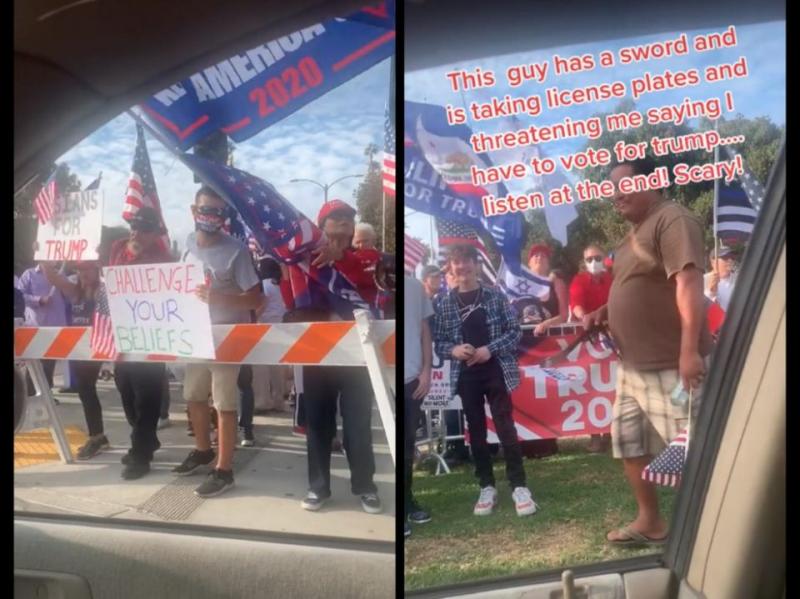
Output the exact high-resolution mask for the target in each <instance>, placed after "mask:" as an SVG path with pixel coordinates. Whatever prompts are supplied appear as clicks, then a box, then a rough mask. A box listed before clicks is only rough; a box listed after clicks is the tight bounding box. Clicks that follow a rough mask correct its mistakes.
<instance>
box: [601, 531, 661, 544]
mask: <svg viewBox="0 0 800 599" xmlns="http://www.w3.org/2000/svg"><path fill="white" fill-rule="evenodd" d="M617 532H619V533H622V534H623V535H625V537H626V538H623V539H614V540H611V539H609V538H608V536H606V542H607V543H609V544H611V545H617V546H626V547H627V546H631V545H652V546H660V545H665V544H666V543H667V539H668V536H665V537H663V538H661V539H653V538H650V537H646V536H644V535H643V534H642V533H640V532H636V531H635V530H633V529H632V528H630V527H629V526H623V527H622V528H620V529H619V530H618V531H617Z"/></svg>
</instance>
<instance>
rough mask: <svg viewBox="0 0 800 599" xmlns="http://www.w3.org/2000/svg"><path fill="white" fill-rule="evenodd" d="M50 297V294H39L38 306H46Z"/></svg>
mask: <svg viewBox="0 0 800 599" xmlns="http://www.w3.org/2000/svg"><path fill="white" fill-rule="evenodd" d="M51 297H52V296H50V295H41V296H39V305H40V306H46V305H47V304H49V303H50V298H51Z"/></svg>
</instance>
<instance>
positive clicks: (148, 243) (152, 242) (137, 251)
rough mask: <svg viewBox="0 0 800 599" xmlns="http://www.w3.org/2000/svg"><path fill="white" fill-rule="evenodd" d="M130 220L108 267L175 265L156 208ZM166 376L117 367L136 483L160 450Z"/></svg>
mask: <svg viewBox="0 0 800 599" xmlns="http://www.w3.org/2000/svg"><path fill="white" fill-rule="evenodd" d="M127 221H128V224H129V225H130V228H131V230H130V236H129V237H128V238H127V239H124V238H123V239H118V240H117V241H115V242H114V243H113V244H112V245H111V251H110V255H109V259H108V264H109V266H127V265H130V264H162V263H167V262H173V257H172V254H170V253H169V251H167V250H166V249H165V248H164V247H163V245H162V244H161V242H160V239H161V237H162V236H163V235H164V234H165V233H166V231H165V229H164V228H163V225H162V222H161V216H160V214H158V212H156V210H155V209H154V208H151V207H149V206H145V207H142V208H139V210H137V211H136V212H135V213H133V214H132V215H129V216H128V218H127ZM165 377H166V369H165V367H164V364H163V363H160V362H116V363H115V365H114V383H115V385H116V386H117V390H118V391H119V394H120V397H121V398H122V407H123V409H124V410H125V417H126V418H127V420H128V424H130V425H131V448H130V450H129V451H128V453H127V454H126V455H125V456H123V458H122V463H123V464H124V465H125V469H124V470H123V471H122V478H124V479H126V480H135V479H138V478H141V477H142V476H144V475H145V474H147V473H148V472H150V462H151V461H152V460H153V453H155V451H156V450H158V448H159V447H161V443H159V441H158V437H157V435H156V429H157V427H158V418H159V414H160V412H161V399H162V397H161V395H162V388H163V381H164V378H165Z"/></svg>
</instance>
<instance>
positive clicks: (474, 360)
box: [467, 345, 492, 366]
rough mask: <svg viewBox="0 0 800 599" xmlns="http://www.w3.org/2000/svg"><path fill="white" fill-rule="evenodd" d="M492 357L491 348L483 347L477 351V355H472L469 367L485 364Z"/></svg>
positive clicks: (468, 362)
mask: <svg viewBox="0 0 800 599" xmlns="http://www.w3.org/2000/svg"><path fill="white" fill-rule="evenodd" d="M491 357H492V352H490V351H489V348H488V347H486V346H485V345H484V346H483V347H479V348H478V349H476V350H475V353H474V354H472V357H471V358H470V359H469V360H467V366H473V365H475V364H483V363H484V362H488V361H489V359H490V358H491Z"/></svg>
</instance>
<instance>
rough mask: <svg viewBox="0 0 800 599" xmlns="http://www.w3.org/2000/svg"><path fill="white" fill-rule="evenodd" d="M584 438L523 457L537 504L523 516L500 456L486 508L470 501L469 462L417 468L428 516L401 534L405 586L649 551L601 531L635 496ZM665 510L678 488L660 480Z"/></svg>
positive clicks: (417, 489) (620, 517) (620, 520)
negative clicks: (480, 513)
mask: <svg viewBox="0 0 800 599" xmlns="http://www.w3.org/2000/svg"><path fill="white" fill-rule="evenodd" d="M587 443H588V438H585V439H583V438H581V439H564V440H561V441H559V448H560V452H559V454H558V455H555V456H551V457H548V458H544V459H540V460H533V459H527V460H525V471H526V473H527V476H528V485H529V487H530V489H531V491H532V492H533V495H534V498H535V499H536V502H537V503H538V504H539V508H540V509H539V511H538V512H537V513H536V514H535V515H533V516H529V517H525V518H520V517H518V516H517V515H516V512H515V511H514V504H513V501H512V499H511V491H510V490H509V488H508V484H507V483H506V479H505V466H504V464H503V462H502V460H496V461H495V477H496V478H497V486H498V492H499V495H500V503H499V505H498V507H497V509H496V510H495V512H494V513H493V514H492V515H491V516H486V517H477V516H474V515H473V514H472V508H473V505H474V503H475V501H476V500H477V498H478V492H479V488H478V484H477V480H476V479H475V477H474V475H473V468H472V466H471V465H470V466H462V467H460V468H458V469H455V470H453V472H451V473H450V474H446V475H440V476H432V475H430V474H426V473H425V472H420V471H415V473H414V495H415V496H416V498H417V501H418V502H419V503H420V505H421V506H422V507H424V508H426V509H427V510H429V511H430V512H431V515H432V517H433V521H432V522H429V523H428V524H423V525H419V526H415V527H414V528H413V533H412V536H411V537H410V538H408V539H406V541H405V549H404V553H405V588H406V589H408V590H413V589H419V588H426V587H432V586H439V585H443V584H453V583H457V582H466V581H472V580H477V579H481V578H493V577H498V576H508V575H511V574H520V573H530V572H534V571H537V570H549V569H553V568H559V567H562V566H575V565H578V564H588V563H594V562H599V561H606V560H611V559H620V558H625V557H633V556H637V555H645V554H648V553H654V552H656V551H658V550H659V549H654V548H625V547H612V546H609V545H608V544H607V543H606V542H605V535H606V533H607V532H608V531H609V530H611V529H612V528H618V527H620V526H623V525H625V524H627V523H628V522H630V521H631V520H633V518H634V517H635V515H636V503H635V501H634V499H633V495H632V494H631V492H630V490H629V487H628V484H627V482H626V481H625V478H624V476H623V473H622V464H621V463H620V462H619V461H618V460H614V459H613V458H611V456H610V454H609V455H593V454H589V453H587V451H586V445H587ZM659 497H660V500H661V509H662V513H664V514H666V515H669V514H671V512H672V504H673V500H674V497H675V490H673V489H669V488H662V487H659Z"/></svg>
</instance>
